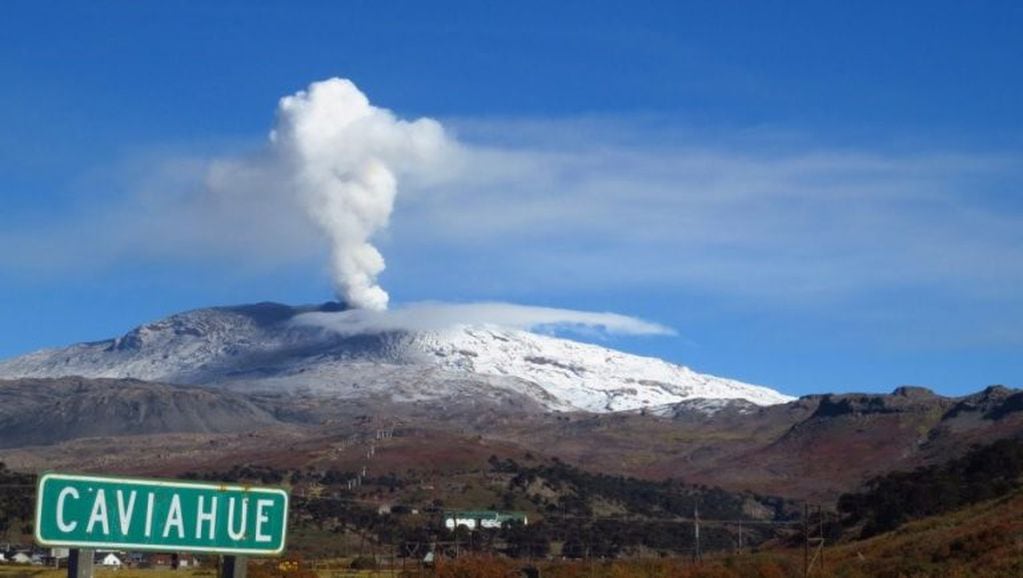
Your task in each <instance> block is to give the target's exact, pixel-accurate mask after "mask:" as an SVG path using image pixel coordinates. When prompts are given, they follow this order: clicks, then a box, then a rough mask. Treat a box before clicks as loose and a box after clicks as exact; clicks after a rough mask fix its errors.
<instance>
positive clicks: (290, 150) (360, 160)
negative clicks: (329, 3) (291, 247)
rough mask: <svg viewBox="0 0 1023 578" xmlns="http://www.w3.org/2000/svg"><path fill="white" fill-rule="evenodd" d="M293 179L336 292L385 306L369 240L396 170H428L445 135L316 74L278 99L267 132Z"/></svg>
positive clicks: (378, 263) (379, 265)
mask: <svg viewBox="0 0 1023 578" xmlns="http://www.w3.org/2000/svg"><path fill="white" fill-rule="evenodd" d="M270 139H271V142H272V144H273V147H274V148H275V149H276V151H277V152H278V153H279V154H280V155H281V157H282V159H283V161H284V163H285V166H286V167H287V171H288V179H289V182H290V184H291V186H293V187H295V190H296V192H297V193H298V195H299V199H300V202H301V203H302V205H303V206H304V207H305V208H306V210H307V211H308V213H309V215H310V216H311V217H312V218H313V220H314V221H315V222H316V223H317V224H318V225H319V226H320V228H322V229H323V232H324V233H325V234H326V236H327V237H328V239H329V240H330V244H331V269H332V273H333V277H334V285H335V288H336V290H337V293H338V297H339V298H341V299H343V300H344V301H345V302H346V303H347V304H348V305H350V306H352V307H356V308H360V309H372V310H383V309H386V308H387V300H388V297H387V292H386V291H384V290H383V289H382V288H381V287H380V286H379V285H378V284H377V275H379V274H380V273H381V272H382V271H383V270H384V258H383V256H382V255H381V254H380V251H378V250H377V248H376V247H374V246H373V245H372V244H371V243H370V240H371V238H372V236H373V234H374V233H375V232H377V231H379V230H381V229H382V228H384V227H386V226H387V222H388V220H389V218H390V216H391V211H392V209H393V208H394V197H395V194H396V193H397V185H398V177H399V176H404V175H408V174H415V173H421V172H426V171H429V170H431V167H432V166H433V165H435V164H436V163H438V162H439V160H440V159H441V157H442V156H444V154H445V151H446V150H448V149H449V148H450V147H451V143H450V142H449V141H448V138H447V137H446V136H445V134H444V130H443V128H442V127H441V125H440V124H439V123H437V122H436V121H433V120H431V119H426V118H423V119H419V120H416V121H414V122H408V121H403V120H399V119H397V118H395V116H394V114H392V113H391V112H390V111H388V110H385V109H382V108H377V107H375V106H373V105H371V104H370V103H369V99H367V98H366V96H365V95H364V94H363V93H362V92H360V91H359V89H358V88H357V87H356V86H355V85H354V84H353V83H352V82H351V81H349V80H345V79H340V78H332V79H330V80H325V81H322V82H316V83H313V84H311V85H310V86H309V89H308V90H306V91H301V92H298V93H296V94H294V95H292V96H286V97H284V98H282V99H281V101H280V104H279V106H278V109H277V122H276V125H275V127H274V130H273V132H272V133H271V134H270Z"/></svg>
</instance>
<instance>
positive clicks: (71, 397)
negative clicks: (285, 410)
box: [0, 378, 280, 448]
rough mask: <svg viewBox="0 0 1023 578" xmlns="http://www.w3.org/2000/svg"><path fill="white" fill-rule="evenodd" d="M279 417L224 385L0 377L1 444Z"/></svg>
mask: <svg viewBox="0 0 1023 578" xmlns="http://www.w3.org/2000/svg"><path fill="white" fill-rule="evenodd" d="M277 425H280V422H279V420H277V419H276V418H275V417H274V416H273V415H272V414H271V413H270V412H268V411H266V410H264V409H262V408H260V407H258V406H257V405H256V404H254V403H253V402H252V401H250V400H249V399H247V398H245V397H244V396H241V395H238V394H234V393H231V392H226V391H211V390H207V389H201V388H196V387H185V386H174V385H163V384H158V383H148V382H141V381H132V380H86V379H81V378H63V379H56V380H40V379H22V380H15V381H0V448H10V447H21V446H29V445H43V444H49V443H54V442H58V441H63V440H67V439H75V438H82V437H99V436H123V435H139V434H161V433H196V432H209V433H229V432H240V431H249V430H252V429H259V428H263V427H271V426H277Z"/></svg>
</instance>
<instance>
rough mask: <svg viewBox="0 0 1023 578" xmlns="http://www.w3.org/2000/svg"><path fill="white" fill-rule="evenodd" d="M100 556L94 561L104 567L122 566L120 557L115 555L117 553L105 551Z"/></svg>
mask: <svg viewBox="0 0 1023 578" xmlns="http://www.w3.org/2000/svg"><path fill="white" fill-rule="evenodd" d="M100 556H101V557H100V558H99V560H97V561H96V563H97V564H99V565H100V566H103V567H104V568H120V567H122V566H124V562H122V561H121V559H120V558H118V557H117V554H114V553H113V552H107V553H106V554H101V555H100Z"/></svg>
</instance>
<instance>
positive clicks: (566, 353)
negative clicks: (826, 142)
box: [0, 303, 791, 412]
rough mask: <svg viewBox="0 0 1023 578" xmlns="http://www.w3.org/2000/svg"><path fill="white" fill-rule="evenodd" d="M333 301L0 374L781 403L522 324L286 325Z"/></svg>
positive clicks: (525, 401) (137, 334)
mask: <svg viewBox="0 0 1023 578" xmlns="http://www.w3.org/2000/svg"><path fill="white" fill-rule="evenodd" d="M337 309H339V307H338V306H337V304H327V305H325V306H319V307H312V306H309V307H289V306H286V305H280V304H276V303H260V304H256V305H246V306H239V307H220V308H211V309H200V310H196V311H190V312H187V313H182V314H178V315H173V316H171V317H168V318H166V319H163V320H160V321H157V322H155V323H150V324H147V325H143V326H141V327H138V328H136V329H134V330H132V331H130V332H128V333H127V334H125V335H124V336H122V337H119V338H117V339H111V340H107V341H102V342H96V343H83V344H78V345H73V346H70V347H67V348H62V349H51V350H43V351H39V352H36V353H32V354H28V355H25V356H22V357H18V358H14V359H10V360H7V361H4V362H0V378H8V379H12V378H26V377H35V378H53V377H64V376H81V377H88V378H111V379H141V380H146V381H157V382H164V383H176V384H193V385H209V386H217V387H222V388H227V389H234V390H244V391H303V392H316V393H320V394H324V395H329V396H331V397H336V398H344V399H356V398H366V397H373V396H376V397H381V396H382V397H386V398H388V399H389V400H391V401H398V402H416V401H425V400H438V399H479V400H480V401H481V402H486V403H494V402H500V403H510V404H516V405H519V406H528V405H535V406H537V407H539V408H543V409H546V410H557V411H578V410H582V411H590V412H612V411H622V410H637V409H642V408H647V407H659V406H667V405H670V404H675V403H679V402H683V401H687V400H696V399H700V400H745V401H747V402H750V403H752V404H756V405H770V404H777V403H784V402H786V401H789V400H791V398H790V397H787V396H785V395H782V394H780V393H778V392H777V391H774V390H771V389H768V388H765V387H759V386H754V385H749V384H745V383H741V382H738V381H733V380H729V379H723V378H719V377H714V376H710V375H703V374H699V373H696V372H694V371H692V370H690V369H688V368H686V367H682V366H678V365H674V364H671V363H667V362H665V361H662V360H660V359H654V358H648V357H640V356H636V355H629V354H626V353H622V352H619V351H614V350H611V349H607V348H604V347H599V346H596V345H591V344H586V343H580V342H576V341H570V340H567V339H559V338H555V337H550V336H545V335H538V334H535V333H530V332H527V331H519V330H511V329H500V328H493V327H473V326H456V327H452V328H450V329H447V330H444V331H389V332H381V333H373V334H362V335H354V336H342V335H338V334H336V333H332V332H330V331H329V330H326V329H324V328H323V327H322V326H316V325H312V324H308V323H300V322H297V321H296V319H298V318H301V316H302V315H303V314H307V313H314V312H315V313H317V315H320V316H322V315H329V314H331V312H334V311H336V310H337ZM705 405H706V407H713V405H714V404H713V403H710V404H705Z"/></svg>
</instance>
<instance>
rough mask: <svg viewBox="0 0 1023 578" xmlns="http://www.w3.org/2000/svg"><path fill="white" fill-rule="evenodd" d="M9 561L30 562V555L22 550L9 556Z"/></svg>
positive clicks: (17, 562) (16, 562)
mask: <svg viewBox="0 0 1023 578" xmlns="http://www.w3.org/2000/svg"><path fill="white" fill-rule="evenodd" d="M11 562H14V563H15V564H31V563H32V557H31V556H29V555H28V554H26V553H24V552H18V553H17V554H15V555H14V556H11Z"/></svg>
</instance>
